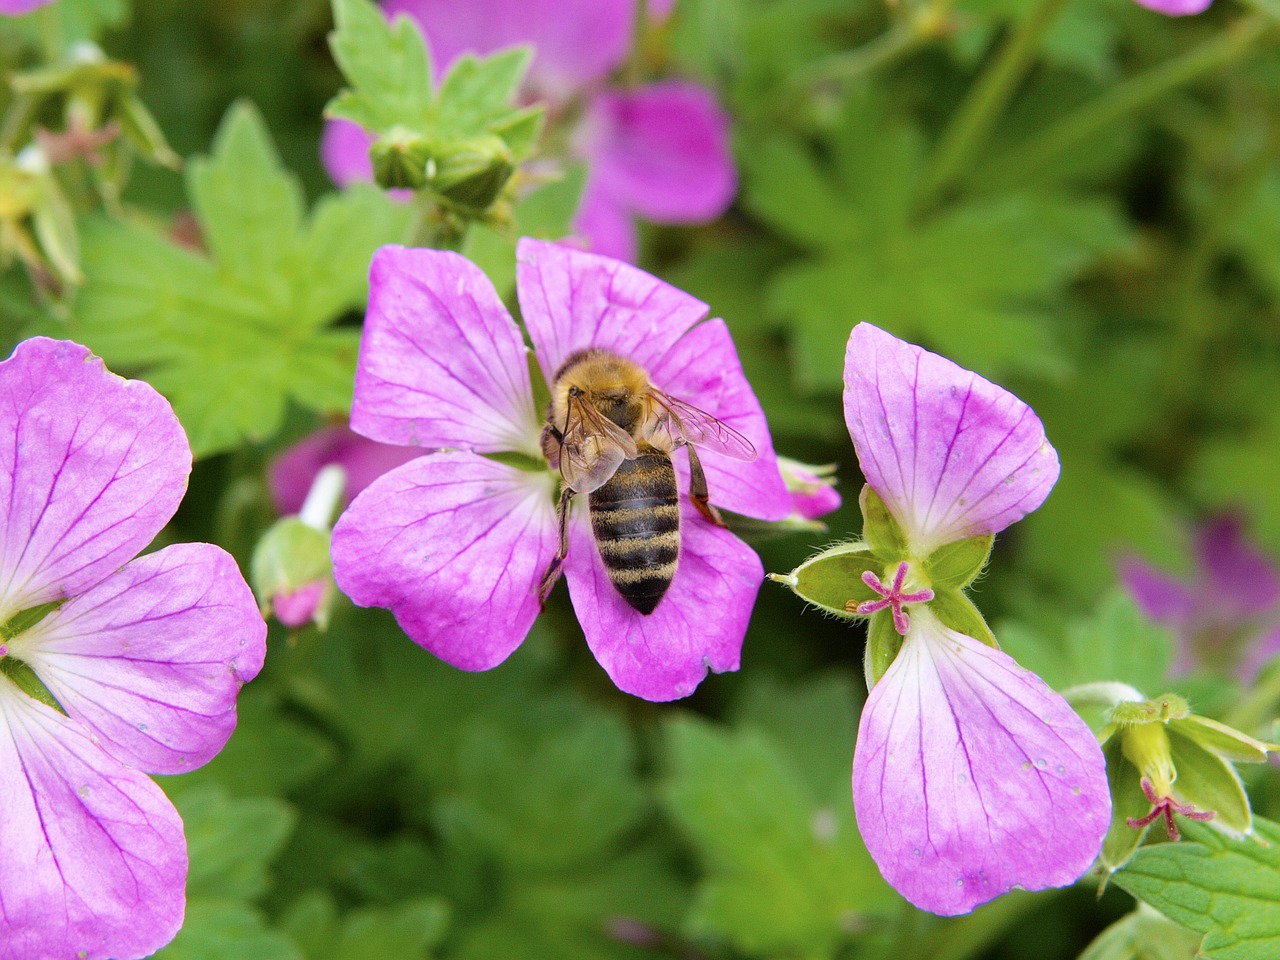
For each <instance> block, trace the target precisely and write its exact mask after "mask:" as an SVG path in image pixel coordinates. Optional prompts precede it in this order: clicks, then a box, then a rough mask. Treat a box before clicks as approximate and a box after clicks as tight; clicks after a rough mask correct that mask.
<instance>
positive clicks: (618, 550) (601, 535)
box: [590, 444, 680, 614]
mask: <svg viewBox="0 0 1280 960" xmlns="http://www.w3.org/2000/svg"><path fill="white" fill-rule="evenodd" d="M590 504H591V529H592V532H593V533H594V534H595V539H596V546H597V547H598V548H599V550H600V559H601V560H603V561H604V568H605V571H606V572H607V573H608V574H609V581H610V582H611V583H612V584H613V585H614V587H615V588H616V589H617V591H618V593H620V594H622V598H623V599H624V600H626V601H627V603H629V604H631V606H633V607H635V608H636V609H637V610H639V611H640V612H641V613H646V614H647V613H652V612H653V608H654V607H656V606H657V605H658V601H659V600H661V599H662V596H663V594H665V593H666V592H667V587H669V586H671V580H672V578H673V577H674V576H675V575H676V561H677V560H678V559H679V557H680V495H679V492H678V491H677V490H676V471H675V468H674V467H672V465H671V458H670V457H668V456H667V455H666V454H665V453H663V452H662V451H660V450H657V449H655V448H653V447H651V446H648V445H647V444H641V445H640V455H639V456H638V457H636V458H635V459H634V460H624V461H622V465H621V466H619V467H618V472H617V473H615V474H614V475H613V476H612V477H610V478H609V481H608V482H607V483H605V484H604V485H603V486H601V487H599V488H598V489H596V490H593V491H592V492H591V494H590Z"/></svg>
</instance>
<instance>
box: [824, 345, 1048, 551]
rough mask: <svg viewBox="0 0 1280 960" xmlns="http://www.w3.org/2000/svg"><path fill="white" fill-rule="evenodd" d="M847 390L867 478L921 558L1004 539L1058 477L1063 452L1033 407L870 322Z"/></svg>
mask: <svg viewBox="0 0 1280 960" xmlns="http://www.w3.org/2000/svg"><path fill="white" fill-rule="evenodd" d="M844 384H845V386H844V410H845V423H846V424H847V425H848V427H849V434H850V436H851V437H852V438H853V445H854V448H855V449H856V450H857V452H858V462H859V463H860V464H861V465H862V471H863V474H864V475H865V476H866V478H867V482H868V483H869V484H871V487H872V488H873V489H874V490H875V491H876V492H877V493H878V494H880V497H881V499H883V500H884V502H885V504H886V506H888V508H889V510H890V512H891V513H892V514H893V516H894V519H895V520H897V521H898V523H899V524H900V525H901V526H902V528H903V530H904V531H905V532H906V534H907V538H908V541H909V542H910V544H911V547H912V551H913V553H915V554H916V555H917V556H919V557H924V556H927V555H928V554H930V553H932V552H933V551H934V550H935V549H937V548H938V547H940V546H942V545H943V544H946V543H953V542H955V541H956V540H965V539H968V538H970V537H980V536H985V535H987V534H992V533H999V532H1000V531H1001V530H1003V529H1004V528H1005V527H1007V526H1009V524H1011V523H1014V522H1015V521H1017V520H1020V519H1022V518H1023V517H1025V516H1026V515H1027V514H1028V513H1030V512H1031V511H1032V510H1034V509H1036V507H1038V506H1040V504H1042V503H1043V502H1044V500H1045V498H1046V497H1047V496H1048V495H1049V491H1050V490H1052V489H1053V485H1054V484H1055V483H1056V482H1057V480H1058V472H1059V466H1058V454H1057V451H1055V450H1054V449H1053V447H1052V446H1050V444H1049V441H1048V440H1047V439H1046V438H1045V434H1044V425H1043V424H1041V422H1040V418H1039V417H1037V416H1036V415H1035V412H1034V411H1033V410H1032V409H1031V408H1030V407H1028V406H1027V405H1026V404H1025V403H1023V402H1022V401H1021V400H1019V399H1018V398H1017V397H1015V396H1014V395H1013V394H1012V393H1010V392H1009V391H1007V390H1005V389H1004V388H1002V387H998V386H996V385H995V384H994V383H991V382H990V381H989V380H985V379H983V378H982V377H980V376H978V375H977V374H976V373H971V372H970V371H968V370H965V369H964V368H963V367H959V366H957V365H956V364H954V363H952V362H951V361H950V360H947V359H945V358H944V357H940V356H938V355H937V354H933V353H929V352H928V351H927V350H923V349H921V348H920V347H917V346H915V345H914V344H910V343H906V342H905V341H902V340H899V339H898V338H897V337H895V336H893V335H892V334H889V333H886V332H885V331H883V330H881V329H879V328H878V327H875V326H872V325H871V324H869V323H860V324H858V325H857V326H856V327H854V328H853V332H852V333H851V334H850V336H849V344H848V348H847V351H846V354H845V366H844Z"/></svg>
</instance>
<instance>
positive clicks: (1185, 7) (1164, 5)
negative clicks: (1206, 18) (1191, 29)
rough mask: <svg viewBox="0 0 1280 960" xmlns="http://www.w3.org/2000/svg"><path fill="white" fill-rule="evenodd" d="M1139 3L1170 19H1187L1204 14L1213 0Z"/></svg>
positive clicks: (1141, 1) (1145, 0) (1172, 0)
mask: <svg viewBox="0 0 1280 960" xmlns="http://www.w3.org/2000/svg"><path fill="white" fill-rule="evenodd" d="M1137 2H1138V3H1140V4H1141V5H1142V6H1144V7H1146V8H1147V9H1148V10H1154V11H1155V12H1156V13H1163V14H1165V15H1167V16H1170V17H1187V16H1191V15H1192V14H1196V13H1204V12H1205V11H1206V10H1208V9H1209V7H1210V6H1211V5H1212V3H1213V0H1137Z"/></svg>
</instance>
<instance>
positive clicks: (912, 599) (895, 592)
mask: <svg viewBox="0 0 1280 960" xmlns="http://www.w3.org/2000/svg"><path fill="white" fill-rule="evenodd" d="M908 566H909V564H907V563H906V561H903V562H902V563H900V564H898V569H897V571H896V572H895V573H894V575H893V583H892V585H890V586H887V587H886V586H885V585H884V584H883V583H881V582H880V578H879V577H877V576H876V575H875V574H874V573H873V572H872V571H870V570H867V571H866V572H865V573H863V574H862V582H863V583H865V584H866V585H867V586H868V587H870V588H871V589H872V590H874V591H875V592H876V593H878V594H880V599H879V600H867V601H865V602H863V603H860V604H858V605H857V607H855V608H854V611H853V612H854V613H860V614H862V615H863V616H870V615H871V614H873V613H878V612H879V611H881V610H883V609H885V608H886V607H890V608H892V609H893V629H895V630H897V631H898V633H899V634H900V635H902V636H904V637H905V636H906V635H907V631H908V630H910V629H911V617H910V616H909V615H908V614H907V611H906V610H904V609H903V607H904V606H905V605H906V604H908V603H927V602H929V601H930V600H932V599H933V591H932V590H929V589H925V590H917V591H916V592H915V593H903V592H902V584H903V582H904V581H906V579H907V567H908Z"/></svg>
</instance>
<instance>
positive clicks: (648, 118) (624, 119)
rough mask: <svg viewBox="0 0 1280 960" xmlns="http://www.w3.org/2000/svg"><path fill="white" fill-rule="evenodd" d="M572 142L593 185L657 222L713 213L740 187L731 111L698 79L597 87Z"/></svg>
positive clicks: (694, 220)
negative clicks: (731, 140) (575, 142)
mask: <svg viewBox="0 0 1280 960" xmlns="http://www.w3.org/2000/svg"><path fill="white" fill-rule="evenodd" d="M578 149H579V152H581V153H582V155H583V156H585V157H586V158H587V160H588V162H589V163H590V165H591V171H592V178H593V180H594V181H595V186H596V189H598V190H600V191H601V192H603V193H604V194H606V195H607V196H609V197H611V198H612V199H613V200H615V201H616V202H617V203H618V204H619V205H620V206H622V207H624V208H625V209H629V210H632V211H634V212H636V213H638V214H640V216H642V217H644V218H645V219H647V220H653V221H656V222H658V223H700V222H702V221H706V220H711V219H714V218H715V217H718V216H720V214H722V213H724V212H725V210H727V209H728V207H729V204H730V203H732V202H733V197H734V194H735V193H737V190H738V176H737V171H736V170H735V169H734V166H733V154H732V153H731V151H730V149H729V117H728V115H727V114H726V113H725V112H724V111H723V110H721V109H720V105H719V104H717V103H716V98H715V95H714V94H712V92H711V91H710V90H707V89H706V88H705V87H700V86H698V85H696V84H692V83H680V82H666V83H655V84H650V85H649V86H644V87H635V88H633V89H629V90H606V91H602V92H600V93H599V94H597V95H596V97H595V98H594V99H593V100H592V101H591V105H590V106H589V108H588V110H587V114H586V116H585V117H584V118H583V122H582V128H581V134H580V136H579V145H578Z"/></svg>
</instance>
